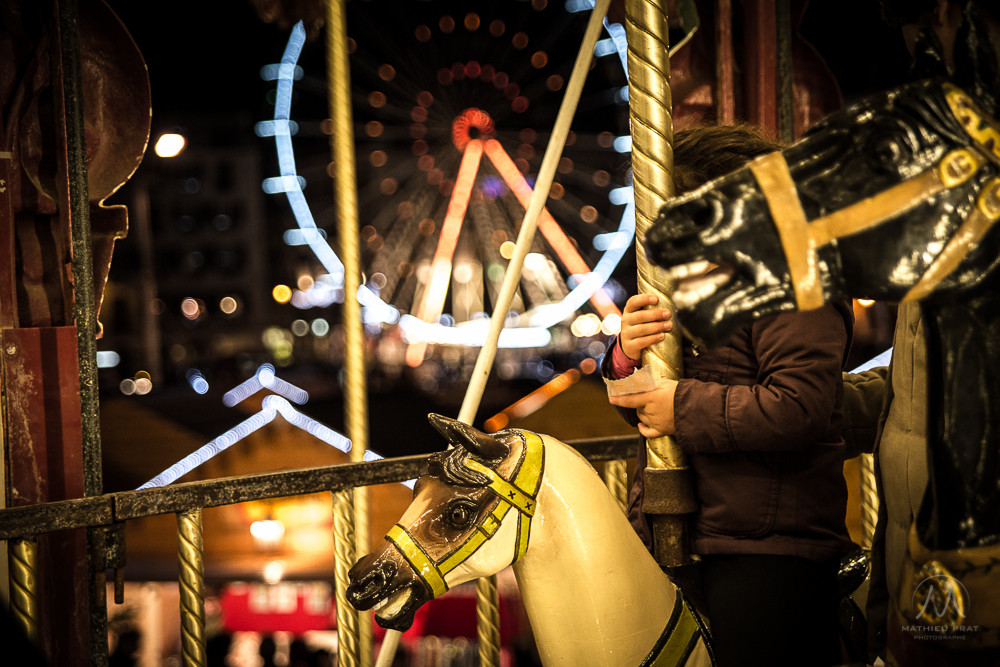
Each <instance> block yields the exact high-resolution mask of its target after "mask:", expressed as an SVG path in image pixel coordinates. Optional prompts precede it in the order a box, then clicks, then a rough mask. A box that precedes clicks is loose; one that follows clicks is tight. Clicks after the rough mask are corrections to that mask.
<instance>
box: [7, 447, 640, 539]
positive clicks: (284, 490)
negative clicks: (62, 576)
mask: <svg viewBox="0 0 1000 667" xmlns="http://www.w3.org/2000/svg"><path fill="white" fill-rule="evenodd" d="M568 444H570V445H571V446H572V447H574V448H575V449H576V450H577V451H578V452H580V454H582V455H583V456H584V457H585V458H587V459H589V460H591V461H609V460H613V459H620V458H628V457H630V456H633V455H634V453H635V446H636V439H635V436H632V435H621V436H611V437H606V438H586V439H582V440H575V441H572V442H570V443H568ZM430 456H431V455H430V454H414V455H411V456H400V457H396V458H390V459H382V460H379V461H371V462H369V463H342V464H337V465H330V466H321V467H318V468H301V469H296V470H282V471H279V472H271V473H260V474H254V475H240V476H236V477H226V478H224V479H211V480H204V481H197V482H186V483H183V484H175V485H172V486H166V487H162V488H157V489H144V490H142V491H120V492H117V493H108V494H104V495H101V496H95V497H92V498H75V499H71V500H61V501H56V502H51V503H42V504H38V505H26V506H22V507H12V508H7V509H3V510H0V540H13V539H19V538H27V537H32V536H35V535H40V534H43V533H49V532H54V531H58V530H66V529H70V528H84V527H87V526H112V525H113V524H115V523H116V522H119V521H127V520H129V519H140V518H143V517H147V516H155V515H158V514H172V513H178V512H184V511H187V510H189V509H194V508H206V507H218V506H220V505H230V504H234V503H242V502H246V501H249V500H260V499H263V498H281V497H285V496H295V495H304V494H308V493H318V492H321V491H342V490H345V489H349V488H352V487H355V486H369V485H372V484H389V483H393V482H402V481H405V480H408V479H413V478H415V477H419V476H420V475H421V474H423V473H424V471H425V469H426V467H427V459H428V458H429V457H430Z"/></svg>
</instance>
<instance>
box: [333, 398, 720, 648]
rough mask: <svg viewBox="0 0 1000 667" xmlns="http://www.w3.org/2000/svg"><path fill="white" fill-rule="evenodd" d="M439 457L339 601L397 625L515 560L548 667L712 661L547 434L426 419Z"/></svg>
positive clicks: (599, 489)
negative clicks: (439, 437) (444, 443)
mask: <svg viewBox="0 0 1000 667" xmlns="http://www.w3.org/2000/svg"><path fill="white" fill-rule="evenodd" d="M430 420H431V423H432V424H433V425H434V426H435V428H437V430H438V431H440V432H441V433H442V434H443V435H444V436H445V437H446V438H448V440H449V442H450V443H451V444H452V445H453V447H452V448H451V449H449V450H447V451H445V452H441V453H439V454H437V455H435V456H434V457H433V458H432V460H431V464H430V468H429V473H428V474H427V475H424V476H422V477H421V478H420V479H419V480H418V481H417V484H416V487H415V489H414V499H413V502H412V503H411V504H410V506H409V507H408V508H407V510H406V512H405V513H404V514H403V516H402V518H400V520H399V523H397V524H396V526H395V527H394V528H393V529H392V530H390V531H389V533H388V535H386V539H385V540H383V542H382V543H381V544H380V545H379V547H378V548H377V549H376V550H375V551H373V552H372V553H371V554H369V555H367V556H365V557H364V558H362V559H361V560H359V561H358V563H357V564H356V565H355V566H354V567H353V568H352V569H351V573H350V580H351V584H350V586H349V588H348V591H347V594H348V599H349V600H350V601H351V603H352V604H353V605H354V606H355V607H357V608H359V609H371V608H374V609H375V616H376V620H377V622H378V623H379V625H381V626H382V627H385V628H391V629H395V630H401V631H402V630H405V629H407V628H409V627H410V625H411V624H412V623H413V615H414V613H415V611H416V610H417V608H419V607H420V606H421V605H422V604H424V603H425V602H427V601H428V600H430V599H432V598H434V597H437V596H439V595H441V594H442V593H444V592H445V591H447V590H448V589H449V588H451V587H454V586H456V585H458V584H461V583H464V582H466V581H470V580H473V579H477V578H480V577H485V576H489V575H492V574H495V573H497V572H499V571H500V570H502V569H503V568H505V567H506V566H507V565H510V564H511V563H513V570H514V575H515V577H516V579H517V583H518V586H519V588H520V591H521V596H522V598H523V601H524V606H525V610H526V611H527V615H528V620H529V622H530V623H531V628H532V630H533V632H534V635H535V641H536V643H537V646H538V652H539V655H540V657H541V659H542V662H543V664H545V665H546V666H549V665H574V666H577V665H588V666H599V665H607V666H609V667H612V666H613V667H628V666H631V665H641V666H653V665H655V666H657V667H661V666H663V667H665V666H667V665H685V666H686V667H695V666H698V665H711V664H713V661H712V657H711V653H710V651H709V649H708V646H707V645H706V642H705V637H704V633H703V629H702V627H701V625H700V623H699V621H698V619H697V618H696V617H695V616H694V614H693V613H692V611H691V610H690V609H689V608H688V606H687V604H686V603H685V601H684V600H683V598H682V597H681V595H680V594H679V592H678V589H677V588H676V587H675V586H674V584H673V583H672V582H671V581H670V580H669V579H668V578H667V576H666V575H665V574H664V573H663V571H662V570H661V569H660V568H659V566H658V565H657V564H656V562H655V561H654V559H653V557H652V556H651V555H650V554H649V552H648V551H646V549H645V547H644V546H643V545H642V542H641V541H640V540H639V538H638V536H637V535H636V534H635V532H634V531H633V530H632V527H631V526H630V525H629V523H628V521H627V519H626V518H625V515H624V513H623V512H622V510H621V507H620V506H619V505H618V504H617V503H616V501H615V500H614V498H613V497H612V496H611V494H610V492H609V491H608V489H607V487H606V486H605V485H604V483H603V482H602V481H601V479H600V477H599V476H598V474H597V472H596V471H595V470H594V469H593V467H592V466H591V465H590V464H589V463H588V462H587V460H586V459H584V458H583V457H582V456H581V455H580V454H579V453H577V452H576V451H575V450H574V449H572V448H570V447H569V446H567V445H566V444H564V443H562V442H559V441H558V440H556V439H554V438H551V437H549V436H546V435H538V434H536V433H532V432H530V431H522V430H516V429H510V430H506V431H501V432H499V433H496V434H492V435H487V434H485V433H482V432H480V431H478V430H476V429H474V428H472V427H471V426H468V425H466V424H463V423H461V422H458V421H455V420H451V419H448V418H446V417H442V416H440V415H430Z"/></svg>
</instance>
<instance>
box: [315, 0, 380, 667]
mask: <svg viewBox="0 0 1000 667" xmlns="http://www.w3.org/2000/svg"><path fill="white" fill-rule="evenodd" d="M344 2H345V0H327V3H326V8H327V33H326V34H327V81H328V85H329V105H330V118H331V119H333V135H332V137H331V144H332V146H331V148H332V154H333V166H334V196H335V204H336V211H337V234H338V238H339V240H340V251H341V256H342V259H343V262H344V318H343V322H344V333H345V338H346V353H345V355H344V376H345V382H344V386H345V392H344V395H345V424H346V426H347V437H348V438H350V440H351V454H350V457H351V461H352V462H356V463H357V462H361V461H363V460H364V453H365V450H367V449H368V389H367V385H366V382H365V339H364V330H363V328H362V323H361V307H360V305H359V304H358V300H357V293H358V289H359V288H360V287H361V252H360V249H359V248H360V244H359V241H358V192H357V176H356V175H355V169H354V132H353V121H352V118H351V70H350V63H349V61H348V54H347V18H346V12H345V9H344ZM369 532H370V530H369V525H368V489H367V487H357V488H356V489H353V490H348V491H341V492H339V493H335V494H334V540H335V554H336V556H335V583H336V588H337V590H336V595H337V598H336V599H337V664H338V665H341V667H354V666H355V665H361V667H369V666H370V665H371V664H372V646H373V643H374V641H373V639H374V638H373V636H372V620H371V614H370V613H369V612H357V611H355V609H354V608H353V607H352V606H351V605H350V603H349V602H348V601H347V597H346V592H347V585H348V577H347V573H348V571H349V570H350V569H351V567H352V566H353V565H354V562H355V560H356V557H357V553H358V552H361V553H367V552H368V550H369V549H370V547H371V537H370V535H369Z"/></svg>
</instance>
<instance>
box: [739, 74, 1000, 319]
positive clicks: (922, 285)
mask: <svg viewBox="0 0 1000 667" xmlns="http://www.w3.org/2000/svg"><path fill="white" fill-rule="evenodd" d="M943 85H944V90H945V99H946V100H947V102H948V105H949V106H950V108H951V110H952V112H953V113H954V114H955V117H956V118H957V119H958V121H959V122H960V123H961V125H962V127H963V128H964V129H965V131H966V133H967V134H968V135H969V136H970V137H971V138H972V139H973V140H974V141H975V142H976V147H975V148H974V149H972V150H970V149H965V148H959V149H956V150H953V151H951V152H949V153H947V154H946V155H945V156H944V157H943V158H942V159H941V161H940V162H938V164H937V165H935V166H934V167H932V168H930V169H928V170H926V171H924V172H922V173H920V174H917V175H916V176H913V177H912V178H909V179H907V180H905V181H903V182H901V183H899V184H897V185H895V186H893V187H891V188H889V189H887V190H885V191H883V192H880V193H879V194H877V195H873V196H871V197H868V198H867V199H863V200H861V201H859V202H857V203H855V204H852V205H850V206H847V207H845V208H843V209H841V210H839V211H835V212H834V213H831V214H829V215H825V216H823V217H820V218H816V219H815V220H813V221H812V222H809V221H807V220H806V214H805V211H803V209H802V203H801V202H800V201H799V196H798V193H797V189H796V187H795V182H794V181H793V180H792V176H791V173H790V172H789V169H788V164H787V163H786V162H785V158H784V156H783V155H782V154H781V153H771V154H768V155H764V156H761V157H759V158H757V159H756V160H754V161H753V162H751V163H750V170H751V171H752V172H753V174H754V176H755V177H756V179H757V183H758V185H759V187H760V189H761V192H763V194H764V198H765V199H766V200H767V205H768V209H769V210H770V212H771V217H772V218H773V220H774V224H775V226H776V227H777V230H778V236H779V238H780V239H781V245H782V248H783V249H784V251H785V257H786V260H787V261H788V271H789V274H790V275H791V280H792V285H793V287H794V289H795V302H796V305H797V306H798V308H799V309H800V310H810V309H813V308H818V307H820V306H822V305H823V303H824V298H823V286H822V284H821V282H820V275H819V263H818V257H817V249H818V248H820V247H822V246H824V245H826V244H828V243H831V242H832V241H834V240H836V239H839V238H842V237H845V236H849V235H851V234H856V233H858V232H861V231H864V230H866V229H870V228H872V227H875V226H876V225H879V224H882V223H883V222H885V221H886V220H889V219H890V218H892V217H895V216H896V215H899V214H900V213H903V212H905V211H908V210H910V209H912V208H914V207H915V206H917V205H919V204H920V203H921V202H923V201H925V200H926V199H927V198H928V197H931V196H933V195H935V194H937V193H939V192H942V191H944V190H947V189H950V188H953V187H955V186H957V185H961V184H962V183H965V182H966V181H968V180H969V179H970V178H972V177H973V176H974V175H975V174H976V172H977V171H979V169H980V167H981V166H982V164H983V162H984V160H990V161H993V162H995V163H997V164H1000V133H998V131H997V129H996V123H994V122H993V121H992V120H990V119H989V118H988V117H987V116H986V115H985V114H984V113H983V112H982V111H980V110H979V109H978V108H977V107H976V105H975V103H974V102H973V101H972V100H971V98H969V96H968V95H966V94H965V93H963V92H962V91H961V90H959V89H958V88H956V87H954V86H952V85H951V84H943ZM997 219H1000V178H993V179H991V180H990V181H989V182H988V183H987V184H986V185H985V186H984V187H983V189H982V191H981V192H980V194H979V198H978V199H977V201H976V206H975V208H974V209H973V211H972V212H971V213H970V215H969V217H968V218H966V219H965V221H964V222H963V223H962V225H961V226H960V227H959V229H958V230H957V231H956V233H955V234H954V235H953V236H952V238H951V239H950V240H949V241H948V243H947V244H946V245H945V247H944V249H943V250H942V251H941V252H940V253H939V254H938V256H937V257H936V258H935V259H934V261H933V262H932V263H931V265H930V266H929V267H928V268H927V271H925V272H924V275H923V276H921V278H920V280H919V281H918V282H917V284H916V285H914V286H913V287H912V288H911V289H910V291H909V292H908V293H907V294H906V295H905V296H904V298H903V301H918V300H920V299H922V298H924V297H925V296H927V295H928V294H930V293H931V292H932V291H934V288H935V287H937V285H938V283H940V282H941V280H943V279H944V278H945V277H946V276H947V275H948V274H949V273H951V272H952V271H953V270H954V269H955V267H957V266H958V264H959V263H960V262H961V261H962V259H963V258H964V257H965V256H966V255H967V254H968V253H969V252H970V251H971V250H972V249H973V248H974V247H975V246H976V245H977V244H978V243H979V241H980V240H982V238H983V237H984V236H985V235H986V233H987V232H988V231H989V230H990V228H991V227H992V226H993V224H994V223H995V222H996V221H997Z"/></svg>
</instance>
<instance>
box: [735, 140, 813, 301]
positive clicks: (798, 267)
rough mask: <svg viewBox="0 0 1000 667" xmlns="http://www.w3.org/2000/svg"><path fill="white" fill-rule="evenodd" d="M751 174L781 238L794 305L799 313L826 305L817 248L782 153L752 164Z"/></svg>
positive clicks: (764, 156)
mask: <svg viewBox="0 0 1000 667" xmlns="http://www.w3.org/2000/svg"><path fill="white" fill-rule="evenodd" d="M750 171H751V172H753V175H754V177H756V179H757V185H758V186H759V187H760V190H761V192H762V193H764V199H766V200H767V207H768V208H769V209H770V211H771V218H772V219H773V220H774V226H775V228H776V229H777V230H778V237H779V238H780V239H781V245H782V247H783V248H784V249H785V259H786V261H787V262H788V272H789V274H790V275H791V280H792V287H793V288H794V290H795V303H796V304H798V307H799V309H800V310H812V309H814V308H819V307H820V306H822V305H823V287H822V285H821V284H820V280H819V267H818V266H817V264H816V247H815V245H813V243H812V240H811V237H810V234H809V222H808V221H807V220H806V214H805V211H803V210H802V202H800V201H799V195H798V189H797V188H796V187H795V181H794V180H792V175H791V173H790V172H789V171H788V164H787V163H786V162H785V156H784V155H782V154H781V153H770V154H768V155H763V156H761V157H759V158H757V159H756V160H754V161H753V162H751V163H750Z"/></svg>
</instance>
